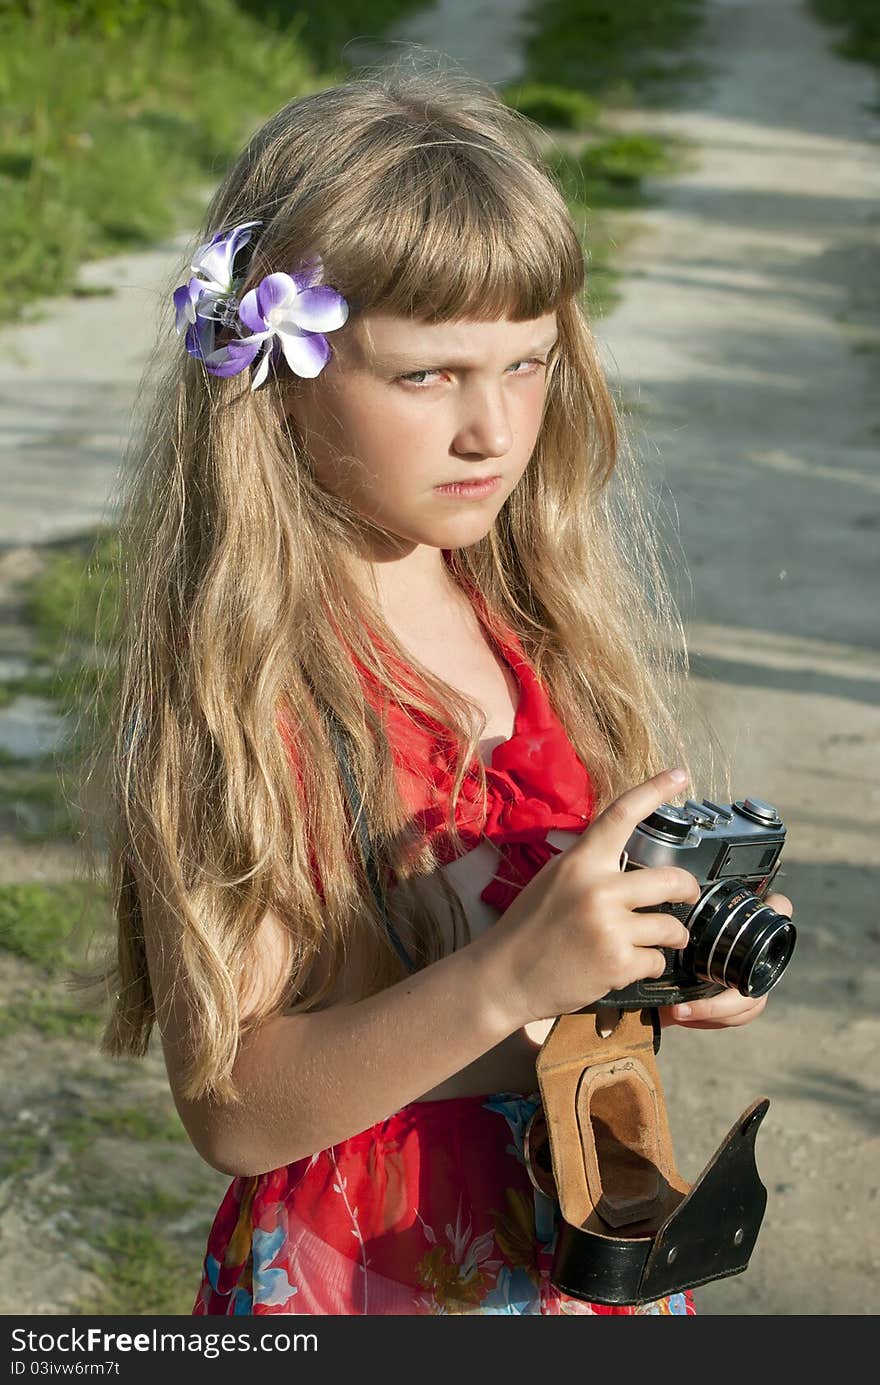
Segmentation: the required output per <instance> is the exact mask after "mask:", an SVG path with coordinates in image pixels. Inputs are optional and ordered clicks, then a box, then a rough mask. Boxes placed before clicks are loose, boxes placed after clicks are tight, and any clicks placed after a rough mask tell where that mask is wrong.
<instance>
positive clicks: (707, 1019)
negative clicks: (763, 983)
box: [672, 990, 767, 1028]
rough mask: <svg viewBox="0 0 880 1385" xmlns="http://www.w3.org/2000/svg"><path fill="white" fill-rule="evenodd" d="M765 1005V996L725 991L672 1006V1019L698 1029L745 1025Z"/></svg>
mask: <svg viewBox="0 0 880 1385" xmlns="http://www.w3.org/2000/svg"><path fill="white" fill-rule="evenodd" d="M766 1004H767V997H766V996H765V995H763V996H759V997H758V998H755V997H754V996H746V995H740V993H739V991H734V990H725V991H722V992H721V994H720V995H712V996H706V997H705V998H704V999H703V1000H692V1001H689V1002H686V1003H685V1004H682V1005H673V1006H672V1017H673V1019H674V1020H675V1021H676V1023H679V1024H687V1025H689V1026H690V1027H693V1028H698V1027H700V1026H701V1025H705V1026H706V1027H707V1028H708V1027H711V1028H714V1027H716V1026H717V1025H719V1024H724V1025H732V1026H733V1025H738V1024H746V1023H748V1021H749V1020H751V1019H754V1018H755V1017H756V1016H757V1015H759V1014H760V1013H761V1011H762V1010H763V1009H764V1006H765V1005H766Z"/></svg>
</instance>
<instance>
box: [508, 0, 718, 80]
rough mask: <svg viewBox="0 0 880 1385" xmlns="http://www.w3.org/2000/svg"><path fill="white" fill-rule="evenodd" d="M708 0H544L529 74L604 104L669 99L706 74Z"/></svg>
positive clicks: (539, 1) (535, 9) (537, 12)
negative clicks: (697, 45) (699, 40)
mask: <svg viewBox="0 0 880 1385" xmlns="http://www.w3.org/2000/svg"><path fill="white" fill-rule="evenodd" d="M703 10H704V6H703V0H536V3H535V4H533V5H532V6H531V7H530V9H529V18H530V20H531V23H532V33H531V35H530V37H529V38H528V39H527V41H526V59H527V73H526V75H525V77H524V78H523V79H521V80H523V81H529V82H538V83H549V84H551V85H553V86H555V87H557V88H560V89H564V90H569V91H576V92H582V93H586V94H588V95H589V96H590V97H591V98H593V100H595V101H597V102H599V103H600V104H602V105H609V104H614V105H620V104H626V105H633V104H636V103H638V104H640V105H646V106H647V105H663V104H666V103H668V102H669V101H670V100H671V99H673V98H674V96H675V95H676V94H677V92H678V91H679V90H680V88H681V85H682V83H683V81H684V80H686V79H688V78H692V77H694V76H695V75H698V73H699V71H700V68H699V66H698V64H697V63H696V62H695V60H694V57H693V54H692V51H691V45H692V42H693V40H694V39H695V38H696V36H697V35H698V33H699V30H700V25H701V22H702V18H703Z"/></svg>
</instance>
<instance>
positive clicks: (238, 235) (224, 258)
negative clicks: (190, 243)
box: [191, 221, 261, 294]
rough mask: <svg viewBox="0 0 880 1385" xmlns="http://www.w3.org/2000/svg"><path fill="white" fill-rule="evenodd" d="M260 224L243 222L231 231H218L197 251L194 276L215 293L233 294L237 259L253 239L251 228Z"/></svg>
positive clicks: (193, 264) (193, 265)
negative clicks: (243, 247) (240, 251)
mask: <svg viewBox="0 0 880 1385" xmlns="http://www.w3.org/2000/svg"><path fill="white" fill-rule="evenodd" d="M260 224H261V223H260V222H259V221H243V222H242V223H241V224H240V225H239V226H234V227H233V228H232V230H231V231H228V232H224V231H218V232H217V234H216V235H215V236H213V237H212V238H211V240H209V241H208V243H207V244H206V245H200V246H199V248H198V250H197V251H196V253H195V258H194V259H193V262H192V265H191V268H192V271H193V274H198V275H199V276H200V278H201V280H202V282H203V283H204V284H205V286H206V287H207V288H208V289H211V290H213V291H214V292H215V293H220V294H225V293H232V292H233V289H234V283H233V277H232V276H233V266H234V262H235V257H236V255H237V254H238V252H239V250H241V248H242V246H245V245H247V243H248V241H249V240H250V239H251V227H252V226H259V225H260Z"/></svg>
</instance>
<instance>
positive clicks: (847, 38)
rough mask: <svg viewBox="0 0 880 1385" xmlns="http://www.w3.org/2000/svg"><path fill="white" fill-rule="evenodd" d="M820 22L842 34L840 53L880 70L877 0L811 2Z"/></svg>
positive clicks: (816, 0) (819, 0)
mask: <svg viewBox="0 0 880 1385" xmlns="http://www.w3.org/2000/svg"><path fill="white" fill-rule="evenodd" d="M809 5H810V9H811V10H812V11H813V13H814V14H815V15H816V17H817V18H818V19H821V20H822V21H823V22H824V23H826V24H829V25H831V26H833V27H834V28H836V29H837V30H838V31H839V33H840V38H839V42H838V44H837V51H838V52H839V53H840V54H842V56H843V57H845V58H853V59H854V60H855V61H856V62H863V63H869V64H870V65H871V66H872V67H875V68H880V6H878V5H877V3H876V0H809Z"/></svg>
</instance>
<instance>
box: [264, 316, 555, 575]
mask: <svg viewBox="0 0 880 1385" xmlns="http://www.w3.org/2000/svg"><path fill="white" fill-rule="evenodd" d="M556 336H557V324H556V314H555V313H549V314H547V315H546V316H545V317H539V318H534V319H531V320H530V321H526V322H512V321H510V320H508V319H502V320H501V321H498V322H484V321H473V320H463V321H458V322H446V323H426V322H422V321H417V320H414V319H411V318H403V317H397V316H394V315H391V314H387V313H370V314H363V315H361V316H360V317H358V318H354V319H352V320H351V321H350V322H349V323H348V324H346V326H345V327H344V328H341V329H340V330H339V331H338V332H334V333H333V334H332V336H330V338H329V341H330V346H331V351H332V354H331V357H330V360H329V361H328V362H327V365H326V366H325V367H324V369H323V371H322V372H321V374H320V375H319V376H317V377H316V378H315V379H314V380H302V381H298V382H297V386H296V392H295V394H294V396H293V398H292V401H291V404H290V406H289V413H290V414H291V416H292V418H293V420H294V422H295V424H296V426H297V427H298V428H299V430H300V431H301V433H302V434H303V439H304V441H305V443H306V445H307V447H308V449H309V451H310V453H311V455H312V457H313V458H314V461H315V467H316V473H317V477H318V480H319V482H320V483H321V485H323V486H324V487H325V488H326V489H328V490H330V491H331V492H333V493H334V494H336V495H339V496H341V497H344V498H345V499H346V500H347V501H348V502H349V503H350V504H352V505H353V507H354V508H355V509H357V510H358V512H359V513H360V514H362V515H364V516H366V517H368V518H369V519H370V520H372V521H373V523H374V524H375V525H376V526H377V527H378V529H379V530H380V531H381V532H380V533H379V534H377V535H376V536H375V538H373V537H372V531H370V532H371V538H370V540H369V543H370V545H371V547H372V551H371V552H369V553H368V554H365V555H364V556H366V557H369V558H371V559H373V560H377V559H381V558H382V557H393V556H398V557H399V556H403V555H405V554H407V553H410V552H411V551H412V550H413V549H415V548H416V547H418V546H420V545H427V546H428V547H430V548H434V549H442V548H460V547H466V546H467V545H469V544H472V543H476V542H478V540H480V539H481V538H483V537H484V535H485V534H486V533H488V531H489V530H490V529H491V527H492V524H493V523H494V521H495V517H496V515H497V514H498V511H499V510H500V509H501V506H502V505H503V504H504V502H505V500H506V499H507V497H508V496H509V495H510V493H511V491H512V490H513V488H514V487H515V486H516V485H517V483H518V482H519V480H520V477H521V476H522V474H523V472H524V471H525V469H526V466H527V465H528V462H529V458H530V457H531V455H532V451H533V449H534V446H535V442H536V440H537V437H538V431H539V428H540V424H541V416H542V412H543V408H544V399H545V390H546V377H547V373H548V368H549V367H548V364H547V361H548V356H549V355H550V352H551V350H552V347H553V344H554V342H555V340H556ZM487 477H498V478H499V480H498V481H497V483H496V485H495V488H494V489H493V490H492V491H491V493H490V494H487V495H483V496H478V495H470V496H469V495H466V494H463V493H459V494H452V493H449V492H445V493H444V492H442V491H440V490H438V487H439V486H443V485H448V484H450V483H457V482H475V481H481V480H484V479H485V478H487ZM383 550H384V551H383Z"/></svg>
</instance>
